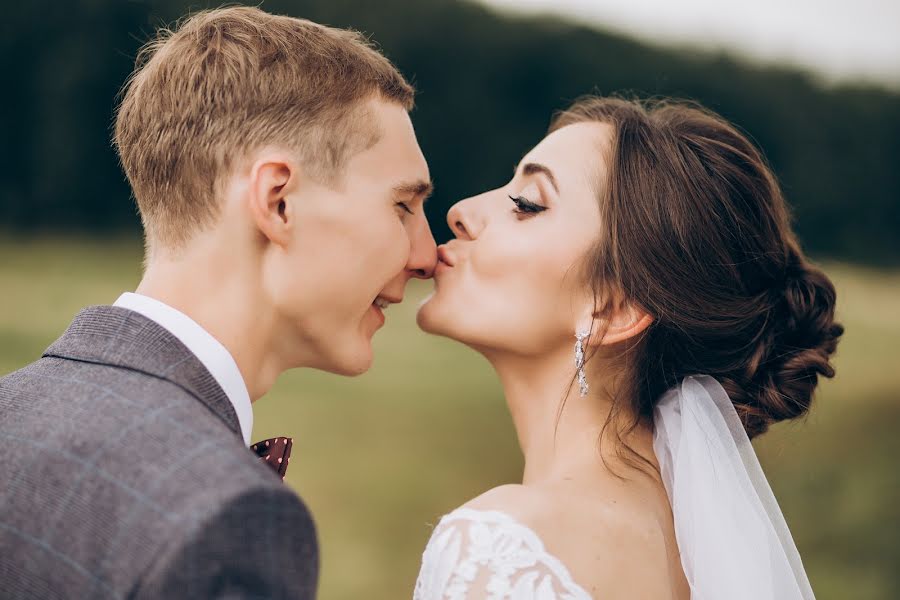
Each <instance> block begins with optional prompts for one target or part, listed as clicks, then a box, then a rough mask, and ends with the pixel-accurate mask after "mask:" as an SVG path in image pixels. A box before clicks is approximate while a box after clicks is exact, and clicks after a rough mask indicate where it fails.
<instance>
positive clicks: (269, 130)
mask: <svg viewBox="0 0 900 600" xmlns="http://www.w3.org/2000/svg"><path fill="white" fill-rule="evenodd" d="M414 93H415V92H414V90H413V88H412V86H410V85H409V83H407V81H406V80H405V79H404V78H403V76H402V75H401V74H400V73H399V72H398V71H397V69H396V68H395V67H394V66H393V65H392V64H391V63H390V61H389V60H388V59H387V58H385V57H384V56H382V55H381V54H380V53H379V52H378V51H377V50H375V49H374V48H373V47H372V46H371V45H370V44H369V42H368V40H366V38H364V37H363V36H361V35H360V34H359V33H356V32H354V31H348V30H342V29H334V28H331V27H325V26H323V25H319V24H316V23H313V22H311V21H307V20H304V19H297V18H292V17H286V16H278V15H271V14H268V13H266V12H264V11H262V10H259V9H257V8H252V7H229V8H222V9H217V10H210V11H204V12H200V13H197V14H194V15H192V16H190V17H189V18H187V19H186V20H184V21H183V22H182V23H181V24H180V25H179V26H177V27H175V28H173V29H172V30H170V29H161V30H160V31H159V32H158V33H157V35H156V37H155V39H153V40H152V41H150V42H149V43H147V44H146V45H145V46H144V47H143V48H142V49H141V51H140V52H139V53H138V57H137V61H136V67H135V71H134V73H132V75H131V77H130V78H129V79H128V81H127V83H126V84H125V86H124V88H123V90H122V101H121V104H120V105H119V108H118V111H117V114H116V124H115V136H114V144H115V146H116V148H117V150H118V152H119V156H120V159H121V161H122V166H123V168H124V170H125V175H126V176H127V177H128V180H129V182H130V183H131V188H132V191H133V193H134V196H135V199H136V201H137V204H138V208H139V210H140V213H141V220H142V222H143V224H144V230H145V234H146V237H147V241H148V244H150V245H156V244H160V245H162V246H164V247H166V248H169V249H175V248H178V247H180V246H182V245H183V244H184V243H185V242H186V241H187V240H188V239H189V238H190V237H191V235H192V234H193V233H194V232H195V231H197V230H199V229H202V228H204V227H206V226H209V225H211V224H212V223H214V222H215V219H216V218H217V216H218V212H219V207H218V203H217V197H218V195H219V192H220V191H221V189H222V184H223V183H224V181H225V179H226V177H227V176H228V175H229V174H230V173H231V171H232V169H233V168H234V166H235V162H236V161H237V160H240V159H241V158H243V157H244V156H246V155H247V154H248V153H249V152H251V151H253V150H255V149H259V148H261V147H263V146H266V145H270V144H271V145H276V146H281V147H284V148H286V149H288V150H290V151H292V152H295V153H296V156H297V157H298V158H299V160H301V161H302V164H303V166H304V169H306V170H307V172H309V173H310V174H311V175H312V176H313V177H315V178H316V179H317V180H319V181H322V182H325V183H334V182H335V180H336V179H337V178H338V177H339V176H340V174H341V173H342V170H343V167H344V165H345V163H346V161H347V159H348V158H349V157H350V156H352V155H353V154H354V153H356V152H359V151H362V150H364V149H366V148H368V147H371V146H372V145H373V144H374V143H375V142H376V141H377V139H378V136H379V132H378V130H377V127H376V126H375V125H373V124H371V123H370V122H367V121H366V119H365V115H364V112H363V107H364V104H365V103H364V101H365V100H367V99H369V98H371V97H374V96H376V95H379V94H380V96H381V97H382V98H384V99H385V100H388V101H393V102H397V103H399V104H401V105H402V106H403V107H405V108H406V110H411V109H412V105H413V96H414Z"/></svg>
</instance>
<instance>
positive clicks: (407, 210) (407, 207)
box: [397, 202, 416, 215]
mask: <svg viewBox="0 0 900 600" xmlns="http://www.w3.org/2000/svg"><path fill="white" fill-rule="evenodd" d="M397 206H399V207H400V208H402V209H403V210H405V211H406V212H408V213H409V214H411V215H414V214H416V213H414V212H413V211H412V209H411V208H410V207H409V205H408V204H407V203H406V202H398V203H397Z"/></svg>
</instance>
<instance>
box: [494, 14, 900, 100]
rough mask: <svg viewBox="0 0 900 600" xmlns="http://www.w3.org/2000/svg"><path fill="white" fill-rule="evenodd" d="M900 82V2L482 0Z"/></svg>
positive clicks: (834, 77)
mask: <svg viewBox="0 0 900 600" xmlns="http://www.w3.org/2000/svg"><path fill="white" fill-rule="evenodd" d="M480 1H481V2H483V3H484V4H487V5H490V6H494V7H497V8H501V9H503V10H514V11H518V12H525V13H531V12H538V13H540V12H553V13H557V14H563V15H568V16H571V17H574V18H576V19H578V20H581V21H587V22H590V23H594V24H597V25H599V26H601V27H603V28H607V29H612V30H619V31H623V32H626V33H630V34H633V35H635V36H637V37H640V38H643V39H646V40H650V41H652V42H656V43H659V44H672V43H674V44H686V45H690V46H695V47H705V48H726V49H729V50H732V51H734V52H735V53H737V54H742V55H744V56H749V57H751V58H752V59H755V61H756V62H766V63H768V62H779V63H785V62H786V63H790V64H794V65H800V66H803V67H808V68H810V69H812V70H814V71H816V72H817V73H819V74H820V75H822V76H823V77H824V78H825V79H827V80H828V81H842V80H847V79H864V80H870V81H871V80H874V81H877V82H881V83H885V84H887V85H890V86H891V87H894V88H900V0H852V1H849V0H480Z"/></svg>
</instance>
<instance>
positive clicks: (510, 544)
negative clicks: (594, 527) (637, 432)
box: [414, 375, 815, 600]
mask: <svg viewBox="0 0 900 600" xmlns="http://www.w3.org/2000/svg"><path fill="white" fill-rule="evenodd" d="M654 424H655V427H654V434H653V449H654V452H655V453H656V456H657V458H658V459H659V464H660V475H661V477H662V479H663V483H664V484H665V487H666V493H667V494H668V496H669V501H670V504H671V505H672V513H673V518H674V524H675V534H676V539H677V540H678V549H679V553H680V554H681V565H682V567H683V568H684V574H685V577H686V578H687V581H688V584H689V585H690V588H691V598H693V599H694V600H722V599H723V598H727V599H728V600H815V595H814V594H813V591H812V587H811V586H810V585H809V579H808V578H807V576H806V571H805V570H804V568H803V563H802V561H801V560H800V554H799V553H798V552H797V547H796V545H795V544H794V540H793V538H792V537H791V533H790V530H789V529H788V527H787V523H786V522H785V520H784V515H782V514H781V509H780V508H779V507H778V502H777V501H776V500H775V496H774V494H773V493H772V488H771V487H770V486H769V483H768V481H767V480H766V476H765V474H764V473H763V470H762V467H761V466H760V464H759V461H758V460H757V458H756V453H755V452H754V450H753V446H752V445H751V444H750V440H749V439H748V437H747V433H746V432H745V431H744V427H743V425H742V424H741V420H740V418H739V417H738V415H737V412H736V411H735V408H734V405H733V404H732V403H731V400H730V399H729V398H728V394H727V393H726V392H725V389H724V388H723V387H722V386H721V384H719V382H718V381H716V380H715V379H714V378H712V377H710V376H708V375H697V376H690V377H686V378H684V380H683V381H682V382H680V383H679V384H678V385H677V386H674V387H673V388H672V389H670V390H668V391H667V392H666V393H665V394H664V395H663V396H662V398H661V399H660V401H659V403H658V404H657V405H656V407H655V409H654ZM414 598H415V600H589V599H590V598H591V596H590V594H588V593H587V592H586V591H585V590H584V589H583V588H581V587H579V586H578V585H577V584H576V583H575V582H574V581H573V580H572V577H571V576H570V575H569V572H568V570H567V569H566V567H565V566H564V565H563V564H562V562H560V561H559V560H558V559H557V558H555V557H553V556H551V555H550V554H548V553H547V551H546V550H545V549H544V545H543V543H542V542H541V540H540V538H539V537H538V536H537V534H535V532H534V531H532V530H531V529H529V528H528V527H525V526H524V525H522V524H521V523H518V522H516V520H515V519H513V518H512V517H510V516H509V515H507V514H505V513H503V512H497V511H480V510H472V509H467V508H465V507H464V508H460V509H457V510H455V511H453V512H452V513H450V514H449V515H447V516H445V517H444V518H443V519H441V521H440V523H438V526H437V527H436V528H435V530H434V533H433V534H432V536H431V539H430V540H429V542H428V546H427V547H426V548H425V553H424V554H423V556H422V570H421V572H420V573H419V579H418V581H417V582H416V589H415V596H414Z"/></svg>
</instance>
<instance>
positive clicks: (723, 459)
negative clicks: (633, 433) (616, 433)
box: [653, 375, 815, 600]
mask: <svg viewBox="0 0 900 600" xmlns="http://www.w3.org/2000/svg"><path fill="white" fill-rule="evenodd" d="M654 422H655V433H654V438H653V448H654V451H655V452H656V456H657V459H658V460H659V464H660V471H661V474H662V478H663V482H664V484H665V486H666V491H667V492H668V495H669V500H670V502H671V504H672V512H673V515H674V519H675V535H676V537H677V540H678V548H679V551H680V552H681V564H682V567H683V568H684V572H685V575H686V576H687V580H688V583H689V584H690V586H691V599H692V600H724V599H728V600H769V599H776V598H777V599H779V600H794V599H804V600H807V599H809V600H811V599H814V598H815V596H814V595H813V591H812V588H811V587H810V585H809V580H808V579H807V577H806V572H805V571H804V569H803V563H802V562H801V560H800V554H799V553H798V552H797V547H796V546H795V545H794V540H793V538H792V537H791V533H790V531H789V530H788V527H787V524H786V523H785V521H784V516H783V515H782V514H781V510H780V509H779V507H778V503H777V502H776V501H775V496H774V495H773V494H772V489H771V488H770V487H769V483H768V481H767V480H766V476H765V474H764V473H763V470H762V468H761V467H760V464H759V460H757V458H756V453H755V452H754V450H753V446H751V445H750V440H749V438H748V437H747V433H746V432H745V430H744V427H743V426H742V425H741V421H740V419H739V418H738V415H737V412H736V411H735V409H734V405H733V404H732V403H731V400H730V399H729V398H728V394H727V393H726V392H725V389H724V388H723V387H722V386H721V384H719V382H718V381H716V380H715V379H714V378H712V377H710V376H708V375H696V376H691V377H686V378H685V379H684V380H683V382H682V383H681V384H679V385H677V386H675V387H673V388H672V389H670V390H669V391H667V392H666V393H665V394H664V395H663V397H662V398H661V400H660V402H659V404H658V405H657V406H656V408H655V413H654Z"/></svg>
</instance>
